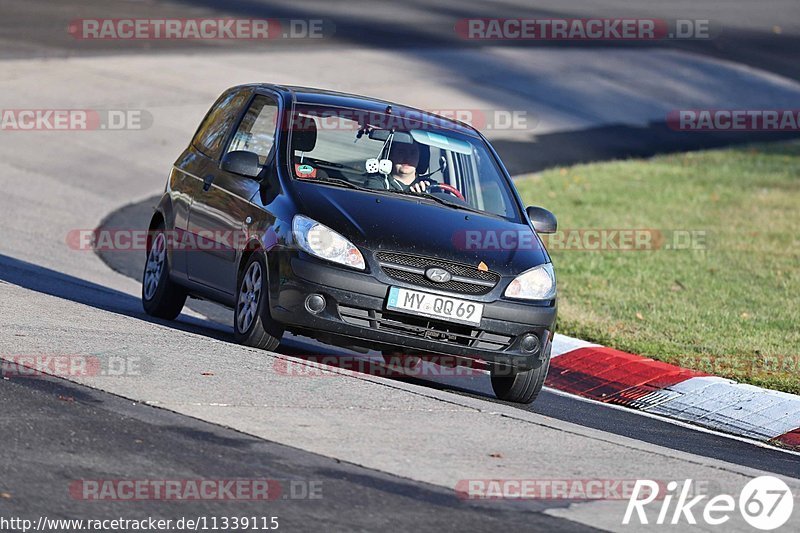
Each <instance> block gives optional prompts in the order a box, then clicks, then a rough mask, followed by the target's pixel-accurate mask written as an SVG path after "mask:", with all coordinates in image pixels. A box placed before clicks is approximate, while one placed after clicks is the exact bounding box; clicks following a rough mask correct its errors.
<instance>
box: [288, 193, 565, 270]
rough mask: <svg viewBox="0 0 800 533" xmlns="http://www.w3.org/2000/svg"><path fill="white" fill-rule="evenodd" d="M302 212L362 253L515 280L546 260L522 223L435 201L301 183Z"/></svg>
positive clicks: (545, 255)
mask: <svg viewBox="0 0 800 533" xmlns="http://www.w3.org/2000/svg"><path fill="white" fill-rule="evenodd" d="M295 190H296V192H297V196H298V203H299V206H298V207H300V212H301V213H303V214H304V215H306V216H308V217H310V218H312V219H314V220H316V221H317V222H320V223H322V224H325V225H326V226H328V227H329V228H331V229H333V230H335V231H337V232H339V233H341V234H342V235H343V236H345V237H346V238H347V239H349V240H350V241H352V242H353V244H355V245H356V246H358V247H359V248H361V249H362V250H364V249H366V250H370V251H373V252H375V251H381V250H391V251H399V252H405V253H408V254H414V255H422V256H429V257H437V258H440V259H446V260H450V261H455V262H459V263H465V264H469V265H475V266H477V265H478V264H479V263H480V262H484V263H486V265H487V266H488V267H489V270H492V271H494V272H497V273H498V274H501V275H506V276H509V275H517V274H519V273H520V272H522V271H524V270H527V269H529V268H532V267H534V266H536V265H540V264H542V263H546V262H548V261H549V260H550V259H549V257H548V255H547V252H546V251H545V250H544V248H543V247H542V245H541V242H540V241H539V239H538V237H537V236H536V235H535V234H534V233H533V230H532V229H531V228H530V226H528V224H524V223H514V222H511V221H508V220H505V219H501V218H497V217H492V216H485V215H481V214H479V213H474V212H470V211H466V210H461V209H452V208H449V207H446V206H443V205H441V204H439V203H436V202H434V201H433V200H429V199H424V198H415V197H413V196H403V195H394V194H381V193H372V192H366V191H358V190H353V189H345V188H342V187H336V186H328V185H321V184H314V183H303V182H300V181H299V180H298V181H297V182H296V188H295Z"/></svg>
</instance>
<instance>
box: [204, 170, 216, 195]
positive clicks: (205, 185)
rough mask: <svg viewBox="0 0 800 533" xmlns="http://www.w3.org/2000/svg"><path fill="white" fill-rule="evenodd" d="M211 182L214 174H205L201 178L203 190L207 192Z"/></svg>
mask: <svg viewBox="0 0 800 533" xmlns="http://www.w3.org/2000/svg"><path fill="white" fill-rule="evenodd" d="M213 182H214V175H213V174H209V175H208V176H206V177H205V178H204V179H203V190H204V191H206V192H208V190H209V189H210V188H211V184H212V183H213Z"/></svg>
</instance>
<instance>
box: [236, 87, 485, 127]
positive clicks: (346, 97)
mask: <svg viewBox="0 0 800 533" xmlns="http://www.w3.org/2000/svg"><path fill="white" fill-rule="evenodd" d="M249 86H250V87H254V88H256V89H258V88H263V89H270V90H273V91H278V92H281V93H284V94H286V95H287V96H291V97H293V98H294V100H295V101H296V102H298V103H303V104H311V105H329V106H338V107H348V108H355V109H363V110H366V111H370V112H374V113H385V112H386V107H387V106H392V113H394V114H397V115H398V116H408V115H411V116H414V117H415V118H419V119H420V120H422V121H424V122H425V123H428V124H431V125H432V126H437V127H441V128H446V129H450V130H453V131H456V132H458V133H463V134H465V135H470V136H472V137H480V133H479V132H478V131H477V130H476V129H475V128H473V127H472V126H470V125H469V124H466V123H464V122H461V121H458V120H454V119H451V118H447V117H443V116H441V115H437V114H435V113H431V112H430V111H425V110H424V109H417V108H415V107H410V106H406V105H402V104H397V103H394V102H389V101H386V100H379V99H377V98H371V97H369V96H361V95H357V94H350V93H343V92H338V91H331V90H328V89H318V88H314V87H301V86H297V85H278V84H273V83H259V84H252V85H249Z"/></svg>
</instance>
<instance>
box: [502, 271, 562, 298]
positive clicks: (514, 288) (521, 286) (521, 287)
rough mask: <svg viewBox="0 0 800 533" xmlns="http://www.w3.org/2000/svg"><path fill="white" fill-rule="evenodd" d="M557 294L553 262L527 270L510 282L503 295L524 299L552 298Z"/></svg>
mask: <svg viewBox="0 0 800 533" xmlns="http://www.w3.org/2000/svg"><path fill="white" fill-rule="evenodd" d="M555 295H556V274H555V272H554V271H553V263H545V264H544V265H539V266H537V267H534V268H532V269H530V270H526V271H525V272H523V273H522V274H520V275H519V276H517V277H516V278H514V281H512V282H511V283H509V284H508V287H506V292H505V293H503V296H506V297H507V298H520V299H522V300H550V299H551V298H554V297H555Z"/></svg>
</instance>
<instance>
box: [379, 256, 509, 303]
mask: <svg viewBox="0 0 800 533" xmlns="http://www.w3.org/2000/svg"><path fill="white" fill-rule="evenodd" d="M375 257H376V258H377V259H378V262H379V263H380V265H381V268H382V269H383V271H384V273H386V275H387V276H389V277H390V278H392V279H396V280H399V281H404V282H406V283H410V284H412V285H420V286H423V287H431V288H435V289H441V290H444V291H451V292H459V293H462V294H486V293H488V292H489V291H491V290H492V289H493V288H494V287H495V285H497V283H498V282H499V281H500V275H499V274H497V273H495V272H490V271H485V270H478V268H477V267H473V266H469V265H464V264H460V263H453V262H451V261H444V260H442V259H436V258H432V257H421V256H416V255H407V254H399V253H395V252H378V253H377V254H375ZM430 267H439V268H443V269H445V270H447V271H448V272H450V274H451V275H452V276H453V279H451V280H450V281H447V282H445V283H437V282H435V281H431V280H429V279H428V278H427V277H425V270H426V269H428V268H430Z"/></svg>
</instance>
